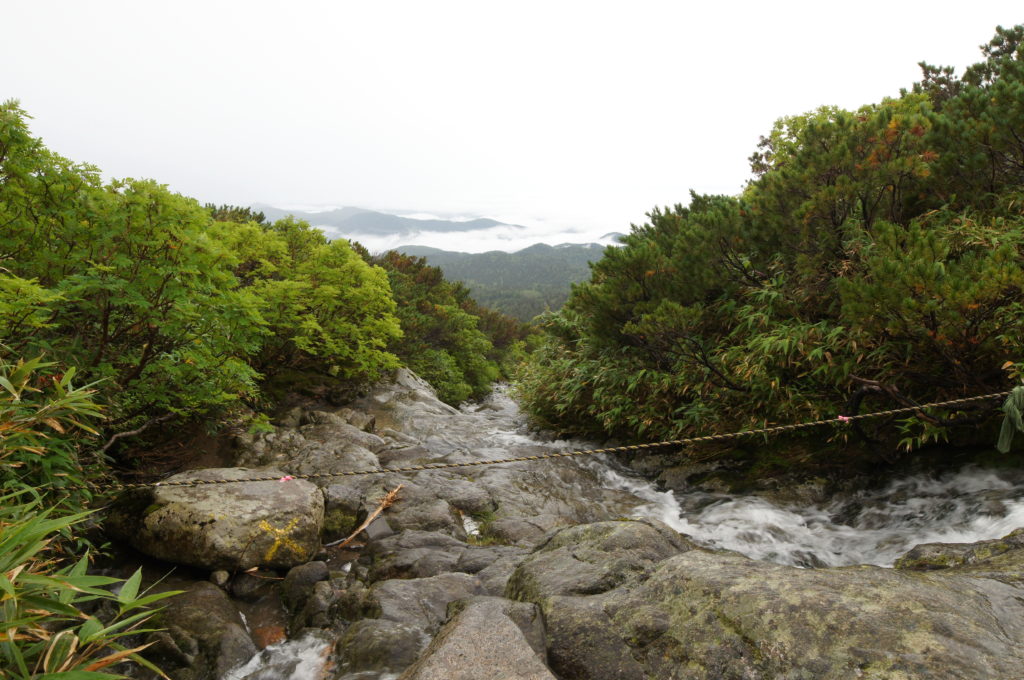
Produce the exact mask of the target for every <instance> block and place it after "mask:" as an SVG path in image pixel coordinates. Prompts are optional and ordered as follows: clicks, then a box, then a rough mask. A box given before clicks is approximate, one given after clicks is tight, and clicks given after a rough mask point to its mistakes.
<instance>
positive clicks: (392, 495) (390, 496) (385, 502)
mask: <svg viewBox="0 0 1024 680" xmlns="http://www.w3.org/2000/svg"><path fill="white" fill-rule="evenodd" d="M403 486H405V485H404V484H399V485H398V486H396V487H395V488H394V489H392V490H391V491H388V492H387V494H386V495H385V496H384V498H382V499H381V501H380V505H378V506H377V509H376V510H374V511H373V512H371V513H370V514H369V515H368V516H367V517H366V519H365V520H363V523H362V524H360V525H359V526H358V527H357V528H356V530H355V531H353V532H352V535H351V536H349V537H348V538H345V539H342V540H340V541H334V542H332V543H324V547H325V548H334V547H338V548H344V547H345V546H346V545H348V544H349V543H351V542H352V541H353V540H355V537H356V536H358V535H359V533H360V532H361V531H362V530H363V529H365V528H366V527H368V526H370V523H371V522H373V520H375V519H377V516H378V515H380V513H382V512H384V510H385V509H386V508H389V507H391V505H392V503H394V502H395V501H396V500H398V492H399V491H400V490H401V489H402V487H403Z"/></svg>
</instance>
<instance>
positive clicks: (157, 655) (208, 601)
mask: <svg viewBox="0 0 1024 680" xmlns="http://www.w3.org/2000/svg"><path fill="white" fill-rule="evenodd" d="M165 603H166V604H165V606H164V608H163V609H162V610H161V611H160V612H159V613H158V614H157V616H156V619H155V621H154V623H156V624H157V625H158V626H159V627H161V628H163V629H164V630H160V631H157V632H155V633H151V634H150V635H149V639H148V641H149V642H152V643H154V644H153V646H152V647H150V648H149V650H147V656H148V657H149V658H151V659H153V660H155V661H156V662H157V663H158V664H160V665H161V666H162V667H163V670H164V671H165V672H166V673H168V675H170V676H171V677H172V678H174V679H175V680H215V679H216V678H220V677H221V676H222V675H224V674H225V673H226V672H228V671H229V670H231V669H232V668H234V667H236V666H239V665H241V664H243V663H245V662H246V661H248V660H249V659H250V658H251V657H252V656H253V655H254V654H255V653H256V645H255V644H254V643H253V641H252V639H251V638H250V637H249V634H248V633H247V632H246V630H245V625H244V623H243V621H242V617H241V616H240V615H239V613H238V609H236V608H235V606H234V605H233V604H232V603H231V601H230V600H229V599H228V596H227V595H225V594H224V591H223V590H221V589H220V588H218V587H217V586H215V585H213V584H212V583H209V582H206V581H198V582H196V583H195V584H193V585H192V586H191V587H189V588H188V589H187V590H186V591H185V592H183V593H182V594H180V595H175V596H174V597H172V598H169V599H168V600H166V601H165Z"/></svg>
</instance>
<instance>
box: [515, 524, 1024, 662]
mask: <svg viewBox="0 0 1024 680" xmlns="http://www.w3.org/2000/svg"><path fill="white" fill-rule="evenodd" d="M623 524H629V523H623ZM643 533H645V532H643V531H639V530H635V529H628V528H625V527H623V528H622V529H620V530H619V531H616V532H613V533H611V534H609V533H607V529H606V528H604V527H602V526H601V525H594V526H592V527H579V528H575V529H570V530H565V531H562V532H560V533H558V534H555V535H554V536H553V537H552V538H551V539H550V540H549V541H548V542H547V544H545V545H542V546H541V547H540V548H538V550H537V551H535V552H534V554H532V555H531V556H530V557H528V558H527V559H526V560H525V561H524V562H523V564H522V565H520V567H519V568H518V569H517V571H516V573H515V574H514V575H513V578H512V579H511V580H510V582H509V587H508V592H509V594H510V596H514V597H516V598H517V599H521V600H526V601H531V602H536V603H537V604H538V605H539V606H540V607H541V610H542V612H543V614H544V622H545V626H546V631H547V640H548V650H547V651H548V663H549V665H550V667H551V669H552V670H553V671H554V672H555V673H556V674H557V675H558V676H559V677H560V678H564V679H566V680H572V679H576V678H579V679H583V678H586V679H587V680H603V679H606V678H607V679H608V680H611V679H612V678H637V679H638V680H639V679H641V678H701V679H708V680H710V679H712V678H715V679H718V678H723V679H728V678H735V679H737V680H739V679H740V678H743V679H746V678H774V677H785V678H794V679H797V678H808V679H810V678H815V679H818V678H821V679H826V680H827V679H829V678H836V679H838V678H853V677H859V678H982V677H984V678H1012V677H1019V675H1020V672H1019V669H1020V668H1021V667H1024V646H1022V645H1021V644H1020V640H1021V639H1024V589H1022V588H1020V587H1019V583H1018V582H1017V581H1014V580H1013V578H1004V579H1000V578H997V577H998V576H999V575H1000V573H1001V570H1003V568H1008V569H1009V571H1011V572H1012V571H1014V570H1015V569H1016V570H1019V567H1020V563H1021V560H1020V559H1019V558H1016V557H1014V556H1015V555H1019V554H1020V553H1022V552H1024V551H1021V550H1015V549H1010V550H1006V551H1003V552H995V551H994V552H995V554H993V556H992V557H991V558H989V559H987V560H982V561H979V562H974V563H972V564H965V565H963V566H961V567H957V568H950V569H945V570H940V571H928V572H913V571H902V570H893V569H882V568H879V567H872V566H858V567H844V568H835V569H798V568H794V567H788V566H782V565H777V564H770V563H765V562H758V561H754V560H750V559H747V558H746V557H743V556H741V555H738V554H735V553H731V552H728V551H719V552H712V551H708V550H704V549H700V548H692V549H688V550H676V554H674V555H670V556H667V557H665V558H662V559H658V558H659V554H658V553H656V552H655V553H652V552H649V550H650V548H649V547H646V546H644V547H641V549H640V550H637V548H635V547H630V545H637V546H639V545H640V544H639V543H633V541H632V540H629V541H625V542H623V540H624V539H627V538H629V537H633V539H638V538H639V537H640V536H641V535H642V534H643ZM616 535H619V536H618V537H616ZM610 538H613V539H614V540H612V541H609V539H610ZM616 543H618V544H620V545H621V546H622V548H621V549H622V550H625V552H626V557H625V560H624V562H622V563H621V564H619V565H616V559H615V558H616V554H617V552H619V550H616V549H612V548H614V546H615V544H616ZM960 552H963V551H962V550H961V551H960ZM630 553H631V554H630ZM602 554H605V555H606V557H604V558H602V557H601V555H602ZM569 559H575V560H576V565H575V568H574V569H573V568H572V564H571V563H570V562H569V561H567V560H569Z"/></svg>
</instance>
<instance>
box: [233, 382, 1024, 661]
mask: <svg viewBox="0 0 1024 680" xmlns="http://www.w3.org/2000/svg"><path fill="white" fill-rule="evenodd" d="M412 429H414V430H418V431H416V432H413V435H414V436H415V437H417V438H418V439H419V441H420V443H421V445H422V446H423V448H425V449H427V450H430V451H433V452H434V453H435V455H436V456H437V457H438V458H437V459H439V460H448V461H456V460H474V459H480V458H485V459H486V458H494V459H497V458H507V457H515V456H521V455H535V454H537V453H542V452H544V451H551V450H573V449H588V448H593V443H591V442H585V441H571V440H554V441H552V440H550V439H544V438H543V437H542V436H539V435H535V434H533V433H531V432H530V431H529V429H528V427H527V424H526V420H525V418H524V416H523V415H522V414H521V413H520V411H519V409H518V406H517V405H516V403H515V401H514V400H513V399H512V398H511V397H510V396H509V395H508V393H507V391H506V390H504V389H501V388H499V389H498V390H496V391H495V392H494V393H493V394H492V395H491V397H490V398H489V399H487V400H486V401H484V402H482V403H480V404H474V405H470V406H466V407H464V408H463V409H461V410H460V411H457V412H456V411H454V410H453V411H451V412H450V413H449V414H448V415H447V416H443V417H441V419H440V421H439V423H437V424H435V423H428V422H427V421H424V420H419V421H417V422H416V425H415V427H413V428H412ZM407 431H408V430H407ZM442 450H446V453H444V454H441V451H442ZM541 466H551V468H550V469H548V470H543V469H542V468H541ZM562 466H566V467H562ZM501 468H505V470H504V471H502V470H501ZM532 468H539V469H532ZM570 468H571V469H574V470H576V472H575V473H571V474H570V473H566V472H562V473H560V472H559V471H558V470H559V469H561V470H568V469H570ZM475 469H476V470H477V472H476V473H474V475H476V476H475V477H473V479H474V480H475V482H474V483H480V484H483V485H486V486H489V487H490V488H491V489H492V491H493V489H494V488H496V487H498V486H501V485H509V486H519V487H522V488H526V487H537V486H538V485H540V486H543V485H548V486H547V488H548V489H552V490H551V491H546V490H545V489H543V488H541V489H537V488H531V489H530V492H531V493H533V494H534V496H530V497H529V498H541V499H545V498H549V497H550V498H556V499H557V502H556V501H543V502H545V503H547V504H548V507H547V508H546V509H541V510H539V511H538V512H548V513H557V511H558V510H557V509H558V508H559V507H562V508H564V507H566V501H565V500H564V499H565V498H567V497H572V495H573V494H574V493H575V494H577V495H579V496H581V497H580V498H579V499H578V500H579V501H580V503H581V506H586V504H588V503H592V504H593V505H594V506H595V507H597V506H600V507H601V508H602V510H601V512H603V513H604V514H605V515H608V514H609V513H617V512H623V514H622V515H620V516H632V517H636V518H652V519H657V520H660V521H662V522H664V523H665V524H667V525H669V526H671V527H672V528H674V529H676V530H677V531H679V532H680V533H683V534H686V535H688V536H689V537H690V538H692V539H693V540H694V541H696V542H697V543H699V544H701V545H704V546H706V547H709V548H716V549H720V548H724V549H728V550H733V551H736V552H739V553H742V554H744V555H746V556H748V557H750V558H753V559H757V560H765V561H771V562H776V563H779V564H786V565H793V566H798V567H812V568H813V567H833V566H844V565H854V564H873V565H878V566H883V567H889V566H892V564H893V562H894V561H895V560H896V559H897V558H898V557H900V556H901V555H903V554H905V553H906V552H907V551H909V550H910V549H911V548H912V547H913V546H915V545H918V544H921V543H929V542H954V543H961V542H962V543H969V542H975V541H980V540H985V539H993V538H998V537H1001V536H1004V535H1005V534H1007V533H1009V532H1010V531H1012V530H1013V529H1016V528H1018V527H1021V526H1024V475H1022V474H1020V473H1015V472H1012V471H991V470H982V469H977V468H967V469H962V470H960V471H957V472H954V473H950V474H947V475H946V476H943V477H939V478H934V477H926V476H914V477H907V478H904V479H898V480H895V481H893V482H891V483H890V484H889V485H888V486H887V487H885V488H882V489H872V490H863V491H859V492H855V493H849V494H846V495H845V496H843V497H838V498H834V499H832V500H831V501H829V502H828V503H827V504H824V505H807V506H802V507H798V506H781V505H775V504H773V503H771V502H769V501H768V500H766V499H764V498H761V497H757V496H732V495H723V494H711V493H706V492H703V491H698V490H692V491H688V492H678V491H677V492H672V491H661V490H659V489H657V488H656V487H655V486H654V485H653V484H652V483H650V482H649V481H647V480H645V479H643V478H641V477H639V476H638V475H636V474H633V473H632V472H631V471H629V470H627V469H624V468H623V467H622V466H621V465H619V464H617V463H616V462H615V461H613V460H610V459H608V458H606V457H603V456H586V457H581V458H573V459H557V460H555V461H538V462H533V463H519V464H515V465H513V466H495V467H494V468H490V467H488V468H482V469H481V468H475ZM581 473H582V476H581ZM419 474H420V475H425V474H426V475H437V474H448V473H446V472H445V473H440V472H431V473H419ZM560 475H561V476H560ZM573 475H575V476H573ZM463 477H464V478H466V477H465V475H463ZM583 477H586V479H588V480H590V481H589V482H586V483H584V484H582V485H581V483H580V481H579V480H580V479H582V478H583ZM411 479H413V480H415V479H417V477H416V476H414V477H412V478H411ZM559 479H563V480H566V485H567V487H569V488H567V489H561V490H555V489H554V487H557V485H558V484H559ZM545 494H547V495H545ZM609 498H613V499H614V500H613V501H609V500H608V499H609ZM572 507H574V508H575V507H576V506H572ZM574 512H575V514H576V515H577V519H576V520H574V521H578V520H579V518H580V517H582V516H583V515H581V511H579V510H578V509H577V510H574ZM499 514H500V507H499ZM584 514H585V512H584ZM466 528H467V530H468V533H473V530H474V529H475V525H474V524H472V523H471V524H469V525H468V526H467V527H466ZM330 649H331V640H329V639H327V638H325V637H320V636H317V635H310V634H306V635H304V636H302V637H299V638H297V639H294V640H290V641H287V642H284V643H281V644H278V645H272V646H271V647H268V648H267V649H266V650H264V651H263V652H261V653H260V654H258V655H257V657H255V658H254V659H253V660H252V661H250V662H249V664H246V665H245V666H243V667H241V668H238V669H236V670H234V671H232V672H230V673H228V674H227V675H226V676H224V678H222V680H242V679H245V680H262V679H269V678H295V679H296V680H298V679H299V678H303V677H306V676H307V675H308V673H307V671H306V669H307V668H309V666H308V664H310V663H313V664H314V665H315V664H316V663H318V662H319V663H322V662H323V658H324V657H325V656H326V655H327V654H328V653H329V652H330ZM344 677H345V678H346V679H348V678H350V677H351V678H352V679H353V680H355V679H356V678H363V677H365V678H375V679H376V680H385V679H389V678H391V677H395V676H392V675H390V674H387V673H385V674H379V673H374V674H365V675H363V674H355V675H351V676H348V675H346V676H344Z"/></svg>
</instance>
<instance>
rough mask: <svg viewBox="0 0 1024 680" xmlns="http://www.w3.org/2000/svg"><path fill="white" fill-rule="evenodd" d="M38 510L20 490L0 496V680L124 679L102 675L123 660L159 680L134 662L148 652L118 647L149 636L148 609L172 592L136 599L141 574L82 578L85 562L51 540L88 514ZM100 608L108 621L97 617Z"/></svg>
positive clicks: (37, 504)
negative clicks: (69, 555) (106, 610)
mask: <svg viewBox="0 0 1024 680" xmlns="http://www.w3.org/2000/svg"><path fill="white" fill-rule="evenodd" d="M41 506H42V500H41V498H39V497H38V496H34V495H32V494H30V493H28V492H24V491H23V492H15V493H8V494H5V495H3V496H0V620H2V621H3V630H2V631H0V678H4V679H5V680H6V679H7V678H10V679H11V680H14V679H25V680H28V679H29V678H54V679H55V680H56V679H60V678H66V679H67V680H76V679H83V678H123V677H126V676H124V675H122V674H120V673H113V672H111V671H109V670H108V669H109V668H110V667H111V666H114V665H115V664H117V663H120V662H123V661H125V660H130V661H134V662H136V663H138V664H140V665H142V666H144V667H146V668H149V669H151V670H153V671H155V672H157V673H159V670H158V669H157V668H156V667H154V666H153V665H152V664H151V663H150V662H148V661H146V660H145V659H143V658H142V657H140V656H139V655H138V652H139V651H141V650H142V649H144V647H145V646H148V645H144V646H142V647H128V646H126V645H125V644H123V643H124V642H126V641H127V639H128V637H129V636H133V635H138V634H140V633H145V632H149V629H146V628H144V627H143V626H145V624H146V622H147V621H148V620H149V618H150V617H151V616H152V613H153V612H152V611H151V610H150V608H149V607H150V605H152V604H154V603H156V602H158V601H159V600H162V599H164V598H167V597H170V596H172V595H175V594H176V592H175V591H168V592H163V593H155V594H149V595H147V594H145V593H140V592H139V585H140V581H141V577H142V574H141V571H137V572H135V574H134V575H132V576H131V577H130V578H129V579H127V580H126V581H123V582H122V581H121V580H120V579H115V578H111V577H108V576H97V575H91V574H88V573H87V569H88V566H89V558H88V555H83V556H82V557H81V558H79V559H77V560H71V561H68V560H66V559H65V558H64V557H63V556H62V554H61V552H60V551H59V550H58V549H57V548H56V547H55V546H56V539H57V538H59V536H60V535H61V534H62V533H68V532H71V531H73V530H74V528H75V526H76V525H77V524H79V523H80V522H82V520H83V519H85V517H86V516H87V514H88V513H77V514H73V515H67V516H63V517H55V516H54V512H53V508H48V509H45V510H44V509H41ZM117 585H120V588H119V590H118V591H117V592H116V593H115V592H113V591H112V590H108V588H109V587H111V586H117ZM101 602H107V603H110V605H112V606H111V607H110V609H112V614H99V613H98V608H97V605H98V604H100V603H101Z"/></svg>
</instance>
